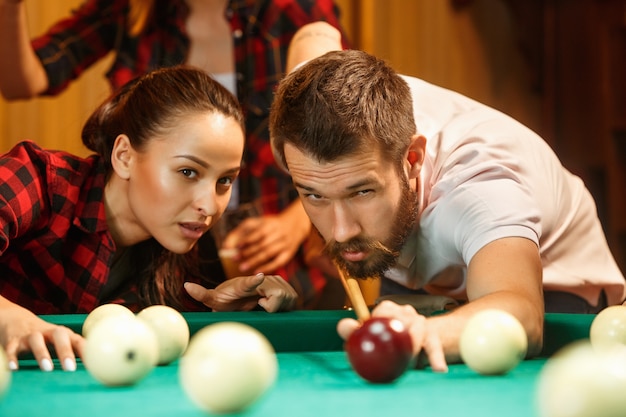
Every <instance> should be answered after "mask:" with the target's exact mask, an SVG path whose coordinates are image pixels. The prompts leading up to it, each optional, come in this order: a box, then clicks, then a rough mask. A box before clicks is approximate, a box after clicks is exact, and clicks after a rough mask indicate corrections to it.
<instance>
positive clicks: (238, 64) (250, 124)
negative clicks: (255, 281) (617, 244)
mask: <svg viewBox="0 0 626 417" xmlns="http://www.w3.org/2000/svg"><path fill="white" fill-rule="evenodd" d="M127 12H128V0H87V1H86V2H85V3H84V4H83V5H82V6H81V7H80V8H79V9H77V10H76V11H75V12H74V14H73V15H72V16H71V17H69V18H68V19H65V20H62V21H60V22H59V23H58V24H56V25H55V26H54V27H52V28H51V29H50V30H49V31H48V32H47V33H46V34H44V35H43V36H41V37H39V38H37V39H35V40H34V41H33V46H34V47H35V50H36V52H37V54H38V55H39V57H40V59H41V61H42V63H43V64H44V67H45V69H46V72H47V74H48V79H49V84H50V86H49V89H48V91H47V92H46V94H48V95H54V94H57V93H59V92H60V91H62V90H63V89H65V88H66V87H67V85H68V83H69V82H70V81H71V80H73V79H75V78H77V77H78V76H79V75H80V74H81V73H82V72H83V71H85V69H87V68H88V67H89V66H91V65H92V64H93V63H95V62H96V61H98V60H99V59H101V58H102V57H104V56H105V55H107V54H108V53H109V52H111V51H114V53H115V60H114V62H113V65H112V67H111V68H110V70H109V71H108V72H107V77H108V79H109V81H110V83H111V86H112V88H114V89H116V88H118V87H120V86H121V85H123V84H124V83H126V82H128V81H129V80H131V79H132V78H134V77H136V76H139V75H141V74H144V73H145V72H147V71H149V70H152V69H155V68H159V67H163V66H171V65H176V64H181V63H184V62H185V58H186V56H187V51H188V48H189V39H188V37H187V35H186V32H185V20H186V17H187V14H188V8H187V6H186V4H185V2H184V1H183V0H167V1H166V0H156V9H155V12H156V16H155V19H154V20H153V22H152V23H151V24H150V25H149V26H148V27H147V29H146V30H145V31H144V33H142V34H141V35H139V36H138V37H131V36H129V34H128V32H127V30H126V28H127ZM226 17H227V18H228V20H229V22H230V26H231V30H232V33H233V39H234V46H235V71H236V75H237V95H238V98H239V101H240V103H241V104H242V107H243V109H244V112H245V113H246V131H247V139H246V153H245V155H244V161H243V170H242V172H241V174H240V201H251V200H254V199H258V198H260V197H261V196H263V208H264V212H265V213H269V214H271V213H279V212H280V211H282V210H283V209H284V208H285V207H286V206H287V205H289V204H290V203H291V202H292V201H293V199H294V198H296V193H295V191H294V189H293V186H292V183H291V179H290V177H289V176H288V175H286V174H285V173H284V172H283V171H282V170H281V169H280V168H278V166H277V165H276V164H275V161H274V158H273V155H272V152H271V148H270V144H269V131H268V116H269V109H270V105H271V102H272V99H273V93H274V89H275V87H276V85H277V83H278V81H279V80H280V79H281V78H282V77H283V75H284V70H285V62H286V56H287V47H288V45H289V42H290V41H291V39H292V37H293V35H294V34H295V32H296V31H297V29H298V28H300V27H301V26H302V25H304V24H306V23H310V22H314V21H319V20H323V21H327V22H329V23H330V24H331V25H333V26H335V27H337V28H339V29H341V28H340V24H339V13H338V9H337V7H336V5H335V4H334V3H333V0H273V1H257V0H231V1H230V2H229V4H228V7H227V11H226ZM343 39H346V37H345V34H344V36H343ZM348 46H349V45H348V44H347V43H346V44H344V47H348ZM302 258H303V256H302V253H299V254H298V255H297V258H296V259H294V261H293V262H291V263H290V264H289V265H288V266H287V267H286V268H283V269H281V270H279V271H271V272H273V273H276V274H280V275H282V276H285V277H288V279H289V281H290V282H291V283H292V284H293V285H294V286H295V287H296V289H297V290H298V292H299V293H300V294H303V295H304V298H305V299H308V298H311V297H314V296H315V294H316V293H317V292H318V291H319V290H320V289H321V287H322V286H323V285H324V282H325V278H324V277H323V276H322V274H321V272H319V271H315V270H311V269H308V268H306V266H305V265H304V261H303V260H302ZM268 272H270V271H268Z"/></svg>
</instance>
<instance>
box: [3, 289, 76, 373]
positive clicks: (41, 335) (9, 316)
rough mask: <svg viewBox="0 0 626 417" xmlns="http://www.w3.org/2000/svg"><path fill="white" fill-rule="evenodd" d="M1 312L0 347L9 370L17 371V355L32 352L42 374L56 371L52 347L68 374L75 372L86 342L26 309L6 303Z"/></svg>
mask: <svg viewBox="0 0 626 417" xmlns="http://www.w3.org/2000/svg"><path fill="white" fill-rule="evenodd" d="M1 304H2V307H1V308H0V343H1V344H2V346H3V347H4V349H5V351H6V354H7V359H8V361H9V367H10V368H11V369H12V370H17V369H18V359H17V358H18V355H19V354H20V353H24V352H32V353H33V355H34V356H35V359H36V360H37V363H39V367H40V368H41V370H42V371H51V370H52V369H53V368H54V365H53V362H52V356H51V355H50V350H49V348H48V347H49V346H50V347H53V348H54V351H55V352H56V356H57V357H58V358H59V360H60V361H61V365H62V367H63V369H64V370H66V371H74V370H76V354H78V356H81V355H82V350H83V346H84V343H85V339H83V337H82V336H80V335H78V334H76V333H74V332H73V331H72V330H70V329H68V328H67V327H64V326H58V325H55V324H52V323H48V322H46V321H44V320H42V319H40V318H39V317H37V316H36V315H35V314H33V313H32V312H30V311H28V310H27V309H25V308H23V307H20V306H18V305H17V304H13V303H9V302H8V301H6V300H3V302H2V303H1Z"/></svg>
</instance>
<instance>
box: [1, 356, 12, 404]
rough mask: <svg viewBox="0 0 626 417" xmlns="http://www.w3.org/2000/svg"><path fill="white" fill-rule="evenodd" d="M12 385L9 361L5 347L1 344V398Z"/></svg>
mask: <svg viewBox="0 0 626 417" xmlns="http://www.w3.org/2000/svg"><path fill="white" fill-rule="evenodd" d="M10 385H11V370H10V369H9V361H8V359H7V355H6V353H5V352H4V348H3V347H2V346H0V398H2V397H3V396H4V393H5V392H7V391H8V390H9V386H10Z"/></svg>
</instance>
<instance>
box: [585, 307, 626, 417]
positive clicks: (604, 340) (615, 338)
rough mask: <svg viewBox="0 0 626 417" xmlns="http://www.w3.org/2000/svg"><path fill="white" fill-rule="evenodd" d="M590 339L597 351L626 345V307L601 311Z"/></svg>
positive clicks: (592, 328)
mask: <svg viewBox="0 0 626 417" xmlns="http://www.w3.org/2000/svg"><path fill="white" fill-rule="evenodd" d="M589 339H590V340H591V345H592V346H593V348H594V349H597V350H605V349H607V348H611V347H613V346H615V345H616V344H617V345H626V306H623V305H615V306H610V307H607V308H605V309H604V310H602V311H600V312H599V313H598V314H597V315H596V317H595V318H594V319H593V321H592V322H591V328H590V330H589ZM625 414H626V411H625Z"/></svg>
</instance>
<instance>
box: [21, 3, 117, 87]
mask: <svg viewBox="0 0 626 417" xmlns="http://www.w3.org/2000/svg"><path fill="white" fill-rule="evenodd" d="M127 11H128V0H87V1H85V2H84V3H83V4H82V5H81V6H80V7H79V8H78V9H76V10H74V11H73V13H72V15H71V16H69V17H68V18H66V19H63V20H61V21H59V22H57V23H56V24H55V25H53V26H52V27H51V28H50V29H49V30H48V31H47V32H46V33H45V34H43V35H41V36H39V37H37V38H35V39H33V41H32V45H33V48H34V49H35V53H36V54H37V55H38V56H39V59H40V60H41V62H42V64H43V66H44V68H45V70H46V73H47V74H48V82H49V87H48V90H47V91H46V92H45V93H44V94H45V95H54V94H58V93H59V92H60V91H62V90H64V89H65V88H66V87H67V85H68V84H69V83H70V82H71V81H72V80H74V79H76V78H78V76H80V75H81V74H82V73H83V72H84V71H85V69H87V68H88V67H89V66H91V65H92V64H94V63H95V62H97V61H98V60H100V59H101V58H103V57H104V56H105V55H107V54H108V53H109V52H110V51H111V50H113V49H114V48H115V46H116V41H117V40H118V38H119V36H120V34H121V32H120V31H123V30H124V29H125V25H126V15H127Z"/></svg>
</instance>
